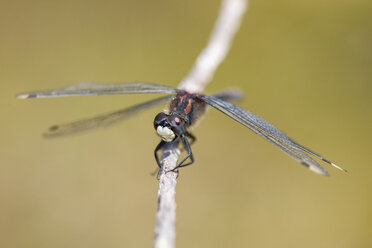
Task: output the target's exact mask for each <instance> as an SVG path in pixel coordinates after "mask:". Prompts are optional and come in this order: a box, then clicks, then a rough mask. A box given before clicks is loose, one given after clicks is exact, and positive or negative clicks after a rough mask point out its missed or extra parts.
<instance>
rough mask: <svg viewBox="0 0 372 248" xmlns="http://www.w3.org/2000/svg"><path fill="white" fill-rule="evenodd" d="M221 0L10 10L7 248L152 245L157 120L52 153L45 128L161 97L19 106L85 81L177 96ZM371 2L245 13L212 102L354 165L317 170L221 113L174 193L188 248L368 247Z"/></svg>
mask: <svg viewBox="0 0 372 248" xmlns="http://www.w3.org/2000/svg"><path fill="white" fill-rule="evenodd" d="M219 5H220V2H219V1H212V0H208V1H199V0H192V1H171V0H160V1H149V0H146V1H139V0H130V1H84V0H78V1H76V0H75V1H22V0H19V1H9V0H2V1H1V2H0V111H1V122H0V164H1V173H0V196H1V198H0V246H1V247H7V248H10V247H39V248H40V247H55V248H58V247H150V246H151V245H152V238H153V232H154V223H155V212H156V205H157V199H156V195H157V180H156V179H155V178H154V177H152V176H150V173H151V172H153V170H154V169H155V168H156V163H155V161H154V158H153V149H154V147H155V146H156V145H157V143H158V142H159V138H158V137H157V136H156V134H155V132H154V130H153V127H152V121H153V118H154V116H155V114H156V113H157V112H159V111H160V110H161V109H162V108H161V107H160V108H157V109H156V108H154V109H152V110H149V111H147V112H145V113H142V114H140V115H138V116H137V117H135V118H133V119H130V120H128V121H126V122H124V123H122V124H120V125H117V126H114V127H112V128H109V129H106V130H98V131H94V132H90V133H85V134H82V135H77V136H73V137H66V138H60V139H52V140H46V139H43V138H42V136H41V133H42V132H43V131H44V130H45V129H46V128H47V127H48V126H50V125H52V124H57V123H63V122H68V121H72V120H76V119H79V118H84V117H89V116H92V115H96V114H100V113H103V112H107V111H112V110H117V109H120V108H124V107H126V106H130V105H132V104H135V103H139V102H142V101H144V100H147V99H151V98H153V97H154V96H151V95H144V96H137V95H127V96H120V95H119V96H101V97H73V98H60V99H40V100H17V99H15V97H14V96H15V94H16V93H18V92H23V91H30V90H40V89H51V88H57V87H62V86H67V85H70V84H75V83H77V82H80V81H87V80H91V81H98V82H108V83H110V82H125V81H148V82H155V83H161V84H167V85H171V86H177V85H178V83H179V81H180V80H181V79H182V78H183V77H184V76H185V75H186V74H187V73H188V71H189V70H190V68H191V66H192V64H193V63H194V60H195V58H196V57H197V55H198V54H199V52H200V51H201V49H202V48H203V47H204V45H205V44H206V42H207V39H208V37H209V34H210V31H211V29H212V26H213V23H214V20H215V18H216V16H217V13H218V10H219ZM371 69H372V2H371V1H369V0H344V1H331V0H316V1H310V0H306V1H290V0H284V1H275V0H266V1H251V3H250V9H249V11H248V12H247V15H246V16H245V18H244V21H243V24H242V26H241V29H240V32H239V33H238V35H237V36H236V38H235V41H234V44H233V47H232V49H231V52H230V53H229V55H228V57H227V59H226V60H225V61H224V63H223V64H222V65H221V66H220V68H219V69H218V71H217V73H216V75H215V77H214V79H213V81H212V82H211V83H210V84H209V85H208V88H207V92H211V93H212V92H216V91H219V90H222V89H224V88H227V87H232V86H235V87H238V88H240V89H242V90H243V91H244V94H245V99H244V100H243V101H241V102H240V103H239V105H240V106H242V107H244V108H247V109H249V110H251V111H253V112H255V113H257V114H259V115H261V116H262V117H264V118H265V119H267V120H269V121H270V122H272V123H274V124H275V125H277V126H278V127H279V128H280V129H281V130H283V131H285V132H286V133H288V134H289V136H291V137H293V138H294V139H295V140H297V141H299V142H300V143H301V144H303V145H305V146H308V147H310V148H311V149H313V150H315V151H317V152H319V153H320V154H323V155H324V156H325V157H326V158H329V159H330V160H332V161H334V162H335V163H337V164H339V165H341V166H343V167H345V168H347V169H348V170H349V173H347V174H344V173H342V172H340V171H338V170H335V169H333V168H330V167H329V166H327V165H326V164H324V163H322V165H324V166H326V168H327V169H328V170H329V171H330V173H331V177H323V176H319V175H316V174H314V173H312V172H310V171H308V170H307V169H306V168H305V167H303V166H301V165H300V164H298V163H297V162H295V161H294V160H292V159H291V158H289V157H288V156H286V155H285V154H283V153H282V152H281V151H279V150H278V149H276V148H275V147H274V146H272V145H271V144H269V143H267V142H266V141H265V140H263V139H262V138H260V137H258V136H257V135H254V134H253V133H252V132H250V131H249V130H247V129H246V128H244V127H242V126H240V125H239V124H236V123H234V122H233V121H232V120H230V119H228V118H227V117H225V116H224V115H222V114H220V113H218V112H217V111H215V110H210V111H209V113H208V116H207V117H206V118H205V119H204V120H203V121H202V122H201V124H200V125H199V127H198V128H196V129H195V130H194V134H195V135H196V136H197V138H198V141H197V142H196V143H195V145H194V146H193V151H194V155H195V157H196V163H195V164H194V165H193V166H191V167H189V168H185V169H182V170H181V174H180V177H179V180H178V186H177V204H178V208H177V246H178V247H262V248H263V247H318V248H320V247H327V248H330V247H337V248H342V247H358V248H364V247H365V248H367V247H372V199H371V197H372V195H371V194H372V193H371V190H372V181H371V176H372V175H371V173H372V167H371V160H372V155H371V154H372V153H371V151H370V149H371V140H372V135H371V130H370V128H371V127H372V125H371V124H372V118H371V107H372V94H371V93H372V91H371V90H372V86H371V78H372V77H371V76H372V70H371Z"/></svg>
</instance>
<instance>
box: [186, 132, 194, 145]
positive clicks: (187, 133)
mask: <svg viewBox="0 0 372 248" xmlns="http://www.w3.org/2000/svg"><path fill="white" fill-rule="evenodd" d="M185 136H186V137H188V138H190V142H189V143H190V146H191V145H192V144H194V142H195V141H196V138H195V136H194V135H193V134H192V133H190V132H187V131H186V132H185Z"/></svg>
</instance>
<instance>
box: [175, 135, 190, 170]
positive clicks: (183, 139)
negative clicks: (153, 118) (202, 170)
mask: <svg viewBox="0 0 372 248" xmlns="http://www.w3.org/2000/svg"><path fill="white" fill-rule="evenodd" d="M181 138H182V142H183V145H184V146H185V149H186V151H187V155H186V157H185V158H184V159H182V161H181V162H179V164H178V165H177V166H176V167H175V168H174V169H173V170H172V171H175V170H177V169H178V168H179V167H185V166H188V165H190V164H192V163H194V156H193V155H192V151H191V147H190V143H189V142H188V140H187V138H186V137H185V135H182V136H181ZM194 140H195V139H194ZM188 158H190V160H191V161H190V162H188V163H186V164H183V163H184V162H185V161H186V160H187V159H188Z"/></svg>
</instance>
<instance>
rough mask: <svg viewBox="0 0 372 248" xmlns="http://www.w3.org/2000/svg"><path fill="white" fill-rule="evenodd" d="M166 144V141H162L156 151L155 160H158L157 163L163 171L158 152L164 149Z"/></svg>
mask: <svg viewBox="0 0 372 248" xmlns="http://www.w3.org/2000/svg"><path fill="white" fill-rule="evenodd" d="M165 144H166V142H165V141H164V140H162V141H160V143H159V144H158V145H157V146H156V148H155V151H154V155H155V160H156V163H157V164H158V166H159V168H160V169H161V164H160V160H159V157H158V151H159V150H160V149H162V148H163V146H164V145H165Z"/></svg>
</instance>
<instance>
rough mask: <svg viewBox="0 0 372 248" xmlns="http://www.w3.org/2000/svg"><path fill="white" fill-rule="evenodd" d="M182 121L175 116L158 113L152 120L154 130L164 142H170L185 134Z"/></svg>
mask: <svg viewBox="0 0 372 248" xmlns="http://www.w3.org/2000/svg"><path fill="white" fill-rule="evenodd" d="M184 123H185V122H184V120H183V119H182V118H181V117H180V116H178V115H176V114H170V115H168V114H165V113H159V114H158V115H157V116H156V117H155V119H154V128H155V130H156V132H157V134H158V135H159V136H160V138H161V139H162V140H164V141H165V142H172V141H174V140H176V139H177V138H178V137H179V136H180V135H182V134H183V133H184V132H185V124H184Z"/></svg>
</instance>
